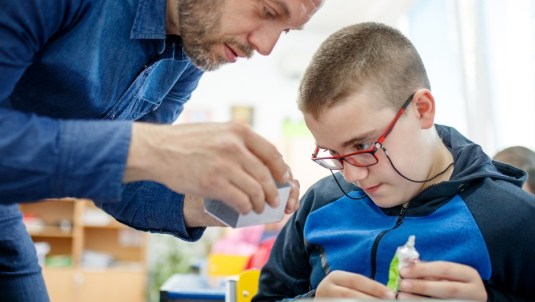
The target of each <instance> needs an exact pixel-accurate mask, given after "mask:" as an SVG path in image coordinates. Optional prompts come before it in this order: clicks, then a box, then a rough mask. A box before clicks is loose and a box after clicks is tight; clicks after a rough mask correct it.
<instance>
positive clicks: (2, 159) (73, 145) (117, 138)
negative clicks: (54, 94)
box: [0, 108, 132, 204]
mask: <svg viewBox="0 0 535 302" xmlns="http://www.w3.org/2000/svg"><path fill="white" fill-rule="evenodd" d="M131 131H132V123H131V122H118V121H115V122H111V121H78V120H54V119H50V118H46V117H39V116H36V115H35V114H25V113H21V112H17V111H13V110H7V109H2V108H0V155H1V156H0V203H2V204H10V203H16V202H29V201H36V200H40V199H44V198H61V197H77V198H88V199H93V200H95V199H98V200H106V201H108V202H111V201H118V200H120V198H121V193H122V178H123V173H124V168H125V165H126V158H127V155H128V147H129V145H130V136H131Z"/></svg>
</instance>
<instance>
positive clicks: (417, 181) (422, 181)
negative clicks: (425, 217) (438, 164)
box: [329, 143, 454, 200]
mask: <svg viewBox="0 0 535 302" xmlns="http://www.w3.org/2000/svg"><path fill="white" fill-rule="evenodd" d="M378 144H379V146H381V149H383V151H384V152H385V155H386V158H388V161H389V162H390V165H392V168H394V171H396V172H397V173H398V174H399V175H400V176H401V177H403V178H405V179H406V180H408V181H412V182H416V183H424V182H428V181H431V180H433V179H435V178H437V177H439V176H440V175H442V174H444V173H446V171H448V169H449V168H450V167H451V166H453V165H454V163H451V164H449V165H448V166H447V167H446V169H444V171H442V172H440V173H438V174H437V175H435V176H433V177H431V178H429V179H426V180H412V179H410V178H408V177H405V175H403V174H401V172H399V171H398V169H396V167H395V166H394V163H393V162H392V160H391V159H390V156H388V152H386V149H385V148H384V147H383V145H382V144H380V143H378ZM329 171H331V174H332V175H333V178H334V180H335V181H336V184H337V185H338V187H339V188H340V190H341V191H342V192H343V193H344V195H345V196H347V197H349V198H351V199H355V200H358V199H362V198H364V197H368V194H366V193H364V196H362V197H358V198H355V197H351V196H349V195H347V193H346V192H345V191H344V189H342V186H341V185H340V183H339V182H338V179H336V176H334V172H333V170H331V169H329ZM363 192H364V191H363Z"/></svg>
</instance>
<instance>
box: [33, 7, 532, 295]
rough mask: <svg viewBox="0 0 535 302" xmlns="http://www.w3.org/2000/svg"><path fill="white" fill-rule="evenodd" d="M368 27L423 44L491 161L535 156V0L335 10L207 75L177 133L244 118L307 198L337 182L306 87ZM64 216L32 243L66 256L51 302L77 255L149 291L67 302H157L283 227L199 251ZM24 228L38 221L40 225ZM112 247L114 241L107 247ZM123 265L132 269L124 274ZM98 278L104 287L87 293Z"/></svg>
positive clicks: (446, 93) (430, 66) (437, 91)
mask: <svg viewBox="0 0 535 302" xmlns="http://www.w3.org/2000/svg"><path fill="white" fill-rule="evenodd" d="M364 21H375V22H382V23H386V24H388V25H391V26H393V27H396V28H398V29H399V30H401V31H402V32H403V33H404V34H405V35H407V36H408V37H409V39H411V41H412V42H413V44H414V45H415V46H416V48H417V50H418V52H419V53H420V55H421V57H422V59H423V61H424V64H425V66H426V69H427V72H428V75H429V78H430V81H431V88H432V91H433V94H434V96H435V98H436V106H437V117H436V123H439V124H445V125H449V126H453V127H455V128H457V129H458V130H459V131H460V132H461V133H462V134H464V135H465V136H467V137H468V138H469V139H471V140H472V141H474V142H476V143H478V144H480V145H481V146H482V147H483V149H484V151H486V152H487V154H489V155H490V156H493V155H494V154H495V153H496V152H497V151H499V150H502V149H504V148H506V147H509V146H514V145H522V146H525V147H528V148H530V149H535V0H515V1H510V0H485V1H483V0H374V1H369V0H326V2H325V4H324V6H323V7H322V8H321V9H320V10H319V11H318V12H317V14H316V15H315V16H314V17H313V18H312V20H311V21H310V22H309V23H308V24H307V25H306V26H305V29H304V30H303V31H291V32H290V33H288V34H283V35H282V36H281V37H280V40H279V43H278V44H277V45H276V47H275V49H274V50H273V53H272V54H271V55H270V56H268V57H262V56H260V55H255V56H254V57H253V58H252V59H251V60H247V61H244V60H242V61H239V62H237V63H236V64H232V65H229V66H224V67H223V68H222V69H220V70H218V71H216V72H212V73H206V74H205V75H204V76H203V77H202V79H201V81H200V84H199V87H198V89H197V90H196V91H195V92H194V93H193V96H192V98H191V100H190V101H189V102H188V103H187V105H186V106H185V109H184V111H183V113H182V114H181V115H180V117H179V119H178V120H177V121H176V123H177V124H183V123H201V122H226V121H230V120H238V121H241V122H243V123H245V124H248V125H250V126H251V127H252V129H254V131H256V132H257V133H258V134H260V135H262V136H264V137H265V138H267V139H268V140H269V141H271V142H272V143H273V144H274V145H276V146H277V148H278V150H279V151H280V153H281V154H282V155H283V156H284V158H285V160H286V162H287V163H288V164H289V165H290V167H291V168H292V171H293V173H294V177H295V178H297V179H299V181H300V183H301V194H304V193H305V192H306V191H307V189H308V188H309V187H310V186H311V185H312V184H314V183H315V182H316V181H318V180H319V179H321V178H322V177H324V176H327V175H329V172H328V170H326V169H323V168H321V167H319V166H317V165H316V164H314V163H313V162H312V161H311V160H310V157H311V153H312V151H313V148H314V146H315V145H314V139H313V137H312V135H311V134H310V133H309V132H308V130H307V129H306V126H305V124H304V121H303V117H302V114H301V113H300V112H299V111H298V110H297V105H296V100H297V89H298V85H299V81H300V78H301V76H302V75H303V72H304V71H305V69H306V67H307V65H308V63H309V61H310V59H311V57H312V55H313V54H314V52H315V50H316V49H317V48H318V47H319V45H320V44H321V43H322V42H323V41H324V40H325V39H326V38H327V37H328V36H329V35H330V34H332V33H334V32H335V31H337V30H339V29H341V28H343V27H345V26H348V25H351V24H355V23H358V22H364ZM400 97H405V96H400ZM47 208H50V206H47ZM58 208H61V209H63V210H58V211H56V212H54V213H59V212H61V211H63V212H64V213H66V214H65V216H66V217H67V221H68V220H69V219H70V220H71V227H72V231H70V232H71V233H69V234H70V235H41V236H42V237H39V236H40V235H38V233H33V234H32V236H33V237H34V240H35V238H43V241H47V242H48V243H50V246H49V250H50V249H51V252H50V254H51V255H61V254H67V258H66V259H65V258H56V259H54V258H50V257H48V258H47V259H46V265H47V267H46V268H45V279H47V278H48V279H47V286H49V292H50V295H51V298H52V301H63V300H61V298H60V296H61V295H67V294H65V293H66V292H65V283H64V282H62V283H61V284H58V288H59V290H58V291H57V292H56V291H54V290H53V289H52V287H53V286H54V285H55V284H54V280H60V277H51V276H55V275H53V274H56V272H55V271H54V270H53V269H52V268H53V267H54V266H61V265H64V266H67V267H68V266H69V265H70V266H72V259H71V260H69V256H68V255H69V253H71V254H72V255H74V256H73V257H74V258H77V257H81V259H82V266H84V265H87V266H88V267H95V266H96V267H98V269H100V270H101V271H104V272H105V273H106V274H108V275H109V274H110V271H113V270H115V272H118V273H117V274H119V273H120V274H123V273H124V272H126V273H124V274H123V275H114V276H115V277H113V278H114V279H120V280H128V278H129V276H132V274H133V272H134V271H135V272H136V274H138V276H139V279H136V280H141V281H139V283H136V284H137V285H135V286H134V285H133V284H134V283H130V284H131V285H130V286H128V285H126V286H124V287H125V288H121V289H119V288H117V287H115V286H111V285H110V286H108V287H113V288H110V289H109V292H105V289H104V288H106V286H107V284H112V283H110V282H112V281H104V280H106V279H104V278H103V277H102V276H101V275H99V276H100V277H98V276H97V275H94V276H93V275H87V274H85V273H84V274H81V275H76V273H75V275H74V281H70V282H74V288H75V289H74V290H73V293H72V295H71V296H67V297H75V298H66V299H67V300H65V301H74V300H76V301H86V300H87V301H95V299H98V300H100V301H101V302H104V301H108V300H109V299H110V297H111V296H112V295H115V296H114V297H116V298H113V299H115V300H124V299H123V298H125V297H126V296H128V295H126V293H127V292H132V290H135V295H134V296H132V297H133V298H131V299H129V300H130V301H144V300H146V301H159V299H160V293H159V288H160V286H161V285H162V284H163V283H164V281H165V280H167V279H168V278H169V277H170V276H171V275H173V274H175V273H182V274H186V273H192V274H199V275H206V274H208V273H207V271H210V270H211V269H212V267H210V265H209V263H208V262H209V261H208V259H209V257H210V255H213V254H217V253H223V254H225V253H227V254H233V255H237V256H239V257H248V256H250V255H251V254H252V253H253V252H254V251H255V250H256V249H257V248H258V247H259V246H261V244H262V242H265V240H267V239H270V238H271V239H272V238H273V236H274V235H275V234H276V233H277V230H278V229H280V227H281V225H280V224H279V225H270V226H262V227H261V228H256V229H250V230H246V231H236V230H229V229H226V228H211V229H208V230H207V231H206V233H205V235H204V236H203V238H202V239H201V240H200V241H199V242H196V243H187V242H183V241H180V240H178V239H176V238H174V237H172V236H168V235H155V234H145V233H143V234H141V235H136V233H132V232H129V230H128V231H127V230H123V228H122V227H120V226H118V225H116V224H113V223H111V222H109V221H108V220H106V217H103V216H102V215H101V213H100V214H99V213H98V209H96V208H95V207H94V206H92V205H91V204H90V203H87V204H85V205H83V204H74V205H71V204H61V205H60V206H58ZM23 211H24V209H23ZM32 211H33V212H39V211H40V210H39V209H32V208H27V209H26V212H25V213H31V212H32ZM50 215H56V214H50ZM69 215H70V216H69ZM99 215H100V216H99ZM76 217H79V218H76ZM42 218H43V217H42ZM59 218H61V217H58V218H57V219H56V220H58V219H59ZM25 219H26V220H27V221H29V223H31V220H32V219H35V218H34V217H31V215H29V216H28V217H27V216H25ZM43 219H44V218H43ZM77 219H80V221H81V222H80V224H78V223H77ZM45 220H46V219H45ZM73 221H74V226H73ZM45 222H46V221H45ZM66 224H67V226H68V223H66ZM78 225H80V226H81V229H80V228H78V227H77V226H78ZM60 227H61V226H60ZM69 230H70V229H69ZM36 234H37V235H36ZM41 234H42V233H41ZM50 234H52V233H50ZM65 234H67V233H65ZM46 236H49V237H50V239H46V238H49V237H46ZM80 236H81V237H82V238H83V239H80V238H79V237H80ZM117 238H118V239H117ZM104 239H106V240H107V241H106V242H108V243H102V242H103V241H102V240H104ZM271 239H270V240H271ZM61 242H65V243H64V246H65V248H64V249H63V248H61V244H60V243H61ZM44 248H45V250H46V248H47V247H46V246H45V247H44ZM77 255H78V256H77ZM239 257H238V258H235V259H234V258H233V259H234V260H236V259H237V260H236V261H238V262H239V263H241V264H240V265H243V263H242V262H240V261H243V259H245V258H239ZM50 259H52V260H50ZM240 259H242V260H240ZM234 260H233V261H234ZM62 261H63V262H62ZM69 261H70V262H69ZM84 263H85V264H84ZM117 263H122V265H121V266H120V268H117ZM48 267H50V268H48ZM84 267H85V266H84ZM112 267H113V268H112ZM99 272H100V271H99ZM58 274H61V272H59V273H58ZM47 276H48V277H47ZM58 276H59V275H58ZM69 278H70V277H69ZM84 278H85V279H84ZM91 278H94V279H96V280H95V282H99V280H100V282H101V283H99V285H98V286H97V287H95V289H94V290H87V292H88V293H84V292H83V291H84V286H86V284H89V283H88V282H89V281H88V280H91ZM136 278H137V277H136ZM71 279H72V278H71ZM145 281H146V282H145ZM219 281H220V280H219ZM219 281H218V280H215V281H213V280H212V281H210V282H212V283H213V284H211V286H215V287H217V286H218V284H217V283H218V282H219ZM58 282H59V281H58ZM84 282H85V283H84ZM125 282H126V281H124V282H123V283H125ZM132 282H133V281H132ZM136 282H137V281H136ZM126 283H127V282H126ZM145 285H146V287H145ZM118 291H123V292H121V294H117V292H118ZM112 292H113V293H114V294H111V293H112ZM69 295H70V293H69ZM84 295H85V296H84ZM91 295H93V296H91ZM89 297H98V298H93V299H90V298H89ZM128 297H130V296H128ZM69 299H70V300H69ZM110 301H111V300H110Z"/></svg>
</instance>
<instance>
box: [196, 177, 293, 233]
mask: <svg viewBox="0 0 535 302" xmlns="http://www.w3.org/2000/svg"><path fill="white" fill-rule="evenodd" d="M275 184H277V188H278V190H279V199H280V203H279V206H277V207H276V208H272V207H271V206H269V205H268V204H266V205H265V207H264V211H263V212H262V213H260V214H257V213H255V212H253V211H251V212H249V214H246V215H241V214H240V213H238V212H237V211H236V210H234V209H233V208H231V207H230V206H228V205H226V204H224V203H223V202H221V201H219V200H214V199H209V198H205V199H204V210H205V212H206V213H208V214H210V215H212V216H213V217H214V218H216V219H217V220H219V221H221V222H222V223H224V224H225V225H227V226H229V227H232V228H241V227H246V226H252V225H259V224H265V223H272V222H279V221H281V220H282V218H283V217H284V209H286V204H287V203H288V197H290V190H291V188H292V187H291V186H290V184H289V183H285V184H279V183H277V182H275Z"/></svg>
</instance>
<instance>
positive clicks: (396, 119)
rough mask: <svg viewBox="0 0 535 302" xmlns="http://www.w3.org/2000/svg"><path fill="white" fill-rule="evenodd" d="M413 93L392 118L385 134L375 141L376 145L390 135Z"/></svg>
mask: <svg viewBox="0 0 535 302" xmlns="http://www.w3.org/2000/svg"><path fill="white" fill-rule="evenodd" d="M415 93H416V92H415ZM415 93H413V94H411V96H410V97H409V98H408V99H407V101H405V104H403V107H402V108H401V109H400V110H399V112H398V114H397V115H396V118H394V120H393V121H392V123H391V124H390V126H388V128H387V129H386V131H385V133H384V134H383V135H382V136H381V137H380V138H379V140H377V142H378V143H381V144H382V143H383V141H384V140H385V139H386V137H387V136H388V135H389V134H390V132H391V131H392V128H394V126H395V125H396V122H397V121H398V119H399V117H400V116H401V115H402V114H403V112H405V109H407V107H408V106H409V104H410V103H411V101H412V98H413V97H414V94H415Z"/></svg>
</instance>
